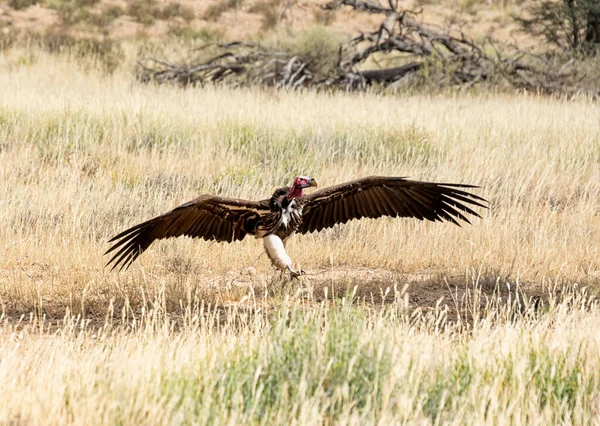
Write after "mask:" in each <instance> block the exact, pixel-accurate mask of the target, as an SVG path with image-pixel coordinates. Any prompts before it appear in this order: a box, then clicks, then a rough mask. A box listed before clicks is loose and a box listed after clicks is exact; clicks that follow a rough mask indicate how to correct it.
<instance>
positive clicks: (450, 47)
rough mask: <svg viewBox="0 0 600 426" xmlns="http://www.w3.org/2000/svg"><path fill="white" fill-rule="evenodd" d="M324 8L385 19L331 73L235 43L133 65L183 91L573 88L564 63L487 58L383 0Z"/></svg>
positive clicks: (344, 1) (147, 77)
mask: <svg viewBox="0 0 600 426" xmlns="http://www.w3.org/2000/svg"><path fill="white" fill-rule="evenodd" d="M321 7H322V8H323V9H325V10H336V9H339V8H341V7H351V8H353V9H354V10H356V11H362V12H365V13H369V14H378V15H383V19H382V21H381V24H380V25H379V27H378V28H376V29H375V30H374V31H371V32H362V33H360V34H358V35H356V36H355V37H353V38H352V39H350V40H349V41H348V42H346V43H343V44H341V45H340V46H339V50H338V62H337V65H336V67H335V70H334V71H333V72H330V73H327V74H324V75H323V74H319V72H316V73H315V72H313V71H311V65H312V63H311V62H310V60H309V59H307V58H305V57H303V56H302V55H299V54H294V53H293V52H287V51H279V50H272V49H268V48H265V47H262V46H260V45H256V44H250V43H244V42H241V41H236V42H232V43H227V44H218V43H217V44H215V43H210V44H207V45H204V46H202V47H200V48H199V49H197V50H196V51H197V52H201V53H203V54H204V53H206V52H207V51H209V50H210V49H212V50H214V51H215V53H214V55H213V56H206V55H204V56H202V58H199V59H197V60H194V61H192V62H191V63H190V64H189V65H183V64H176V63H172V62H168V61H163V60H159V59H156V58H145V59H143V60H140V61H139V62H138V64H139V72H138V78H139V79H140V80H141V81H145V82H149V81H154V82H157V83H165V82H175V83H177V84H181V85H183V86H187V85H190V84H197V85H205V84H207V83H213V84H216V83H227V84H229V85H233V86H247V85H263V86H272V87H278V88H286V89H298V88H300V87H310V88H316V89H319V88H339V89H343V90H363V89H365V88H366V87H368V86H374V85H379V86H384V87H385V86H389V85H392V84H394V85H396V84H397V83H398V82H399V81H400V80H403V79H406V80H405V81H410V84H411V85H417V84H428V85H434V86H436V87H445V86H451V85H460V86H464V87H471V86H473V85H475V84H478V83H482V82H488V83H490V82H493V81H497V82H503V84H504V85H506V84H508V85H510V86H512V87H514V88H516V89H527V90H534V91H537V92H542V93H566V92H568V91H569V84H568V82H573V81H574V77H573V72H572V70H571V69H572V67H571V66H570V64H568V63H567V64H564V65H561V66H560V67H559V68H558V69H557V67H555V66H551V65H550V64H548V63H545V62H544V61H543V60H542V59H541V58H537V57H535V56H533V55H527V54H524V53H523V52H520V51H518V50H514V49H513V53H512V54H507V53H506V52H500V50H499V49H497V48H496V46H495V45H494V44H493V43H491V42H489V41H488V44H489V45H490V46H491V47H492V48H493V49H494V51H495V52H496V54H495V56H490V55H489V54H487V53H486V49H484V47H483V46H484V45H478V44H477V43H475V42H474V41H473V40H472V39H470V38H469V37H467V36H466V35H465V34H464V33H462V32H459V33H458V34H457V33H456V32H454V33H452V32H451V31H449V30H447V29H446V30H444V29H439V28H437V27H434V26H428V25H426V24H423V23H422V22H420V21H419V20H418V19H416V16H417V14H418V12H414V11H410V10H400V9H399V8H398V2H397V0H388V1H387V5H386V6H384V5H382V4H380V3H379V2H377V1H374V0H333V1H330V2H329V3H327V4H324V5H322V6H321ZM212 50H211V51H212ZM391 55H393V56H394V60H395V61H397V62H396V63H398V61H399V63H400V65H397V66H393V67H386V68H382V69H368V70H363V69H361V68H363V67H364V66H365V64H367V63H372V62H375V63H377V62H378V59H377V58H380V59H381V58H386V57H390V56H391ZM534 64H535V65H534ZM407 77H410V78H407ZM490 84H491V83H490ZM393 87H395V86H393Z"/></svg>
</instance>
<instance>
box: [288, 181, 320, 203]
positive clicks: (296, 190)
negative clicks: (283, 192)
mask: <svg viewBox="0 0 600 426" xmlns="http://www.w3.org/2000/svg"><path fill="white" fill-rule="evenodd" d="M311 186H317V181H316V180H315V179H313V178H311V177H309V176H296V177H295V178H294V181H293V182H292V186H291V188H290V191H289V192H288V194H287V197H288V199H290V200H291V199H292V198H298V197H302V194H303V192H304V189H305V188H310V187H311Z"/></svg>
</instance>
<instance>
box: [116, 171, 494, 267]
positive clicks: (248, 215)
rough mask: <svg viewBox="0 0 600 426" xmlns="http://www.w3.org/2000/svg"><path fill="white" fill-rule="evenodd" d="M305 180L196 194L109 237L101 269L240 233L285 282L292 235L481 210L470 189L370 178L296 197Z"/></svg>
mask: <svg viewBox="0 0 600 426" xmlns="http://www.w3.org/2000/svg"><path fill="white" fill-rule="evenodd" d="M316 186H317V181H316V180H315V179H313V178H311V177H309V176H297V177H295V178H294V180H293V182H292V185H291V186H290V187H283V188H279V189H276V190H275V192H273V195H271V197H270V198H267V199H265V200H261V201H247V200H242V199H234V198H225V197H219V196H215V195H207V194H204V195H200V196H199V197H198V198H196V199H194V200H192V201H189V202H187V203H184V204H182V205H180V206H179V207H176V208H175V209H173V210H171V211H169V212H167V213H164V214H162V215H160V216H157V217H155V218H153V219H150V220H147V221H146V222H142V223H140V224H138V225H135V226H133V227H131V228H129V229H127V230H125V231H123V232H121V233H120V234H118V235H116V236H115V237H113V238H112V239H111V240H110V241H109V242H113V243H114V245H112V247H110V248H109V249H108V250H107V251H106V253H105V254H108V253H112V252H114V254H113V256H112V258H111V259H110V261H109V262H108V263H107V266H109V265H111V264H112V268H113V269H115V268H117V267H120V270H122V269H123V268H125V269H127V268H128V267H129V266H130V265H131V263H133V261H135V260H136V259H137V258H138V256H139V255H140V254H142V253H143V252H144V250H146V249H147V248H148V247H149V246H150V244H152V242H153V241H155V240H160V239H163V238H170V237H179V236H181V235H187V236H189V237H192V238H198V237H199V238H203V239H205V240H209V241H211V240H212V241H225V242H228V243H230V242H232V241H239V240H242V239H244V237H245V236H246V235H254V237H255V238H262V240H263V242H264V248H265V251H266V253H267V255H268V257H269V259H271V262H272V263H273V265H274V266H275V267H276V268H278V269H280V270H282V271H286V270H287V271H289V273H290V279H292V278H297V277H298V276H299V275H300V274H301V273H302V271H299V270H295V269H293V268H292V259H291V258H290V257H289V256H288V254H287V253H286V251H285V243H286V241H287V239H288V238H290V237H291V236H292V235H294V234H295V233H298V232H299V233H301V234H307V233H310V232H315V231H321V230H322V229H325V228H331V227H333V226H334V225H336V224H342V223H346V222H348V221H350V220H353V219H360V218H363V217H364V218H372V219H375V218H379V217H382V216H390V217H407V218H409V217H412V218H417V219H419V220H423V219H426V220H429V221H439V222H442V221H448V222H451V223H453V224H455V225H458V226H460V224H459V222H458V221H459V220H462V221H464V222H466V223H470V222H469V219H468V218H467V215H472V216H476V217H481V216H480V215H479V214H478V213H477V212H475V211H474V210H473V208H474V207H482V208H487V207H486V205H485V204H484V203H487V201H486V200H485V199H483V198H482V197H480V196H478V195H475V194H473V193H471V192H468V191H466V190H465V189H468V188H478V187H477V186H474V185H464V184H454V183H433V182H420V181H415V180H409V179H406V178H404V177H384V176H371V177H366V178H363V179H358V180H354V181H351V182H347V183H343V184H340V185H336V186H331V187H329V188H325V189H321V190H317V191H314V192H311V193H307V194H305V193H304V190H305V189H306V188H310V187H316Z"/></svg>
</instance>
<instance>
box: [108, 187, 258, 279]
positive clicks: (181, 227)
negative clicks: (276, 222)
mask: <svg viewBox="0 0 600 426" xmlns="http://www.w3.org/2000/svg"><path fill="white" fill-rule="evenodd" d="M268 211H269V208H268V201H259V202H253V201H245V200H236V199H231V198H223V197H215V196H211V195H201V196H200V197H198V198H196V199H195V200H192V201H190V202H187V203H185V204H182V205H181V206H179V207H177V208H175V209H174V210H171V211H170V212H168V213H164V214H162V215H160V216H157V217H155V218H153V219H150V220H148V221H146V222H143V223H140V224H139V225H135V226H133V227H131V228H129V229H127V230H126V231H123V232H121V233H120V234H119V235H116V236H115V237H113V238H112V239H111V240H110V241H109V242H115V244H114V245H113V246H112V247H111V248H109V249H108V250H107V251H106V253H104V254H108V253H111V252H113V251H115V250H117V249H118V251H116V253H115V254H114V255H113V257H112V259H110V261H109V262H108V263H107V266H108V265H110V264H111V263H113V268H112V269H115V268H116V267H119V266H120V269H123V268H125V269H126V268H128V267H129V265H131V263H132V262H133V261H134V260H135V259H137V258H138V256H139V255H140V254H142V253H143V252H144V250H146V249H147V248H148V247H149V246H150V244H152V242H153V241H154V240H160V239H162V238H170V237H179V236H181V235H187V236H189V237H192V238H197V237H200V238H204V239H205V240H215V241H226V242H228V243H230V242H232V241H236V240H241V239H243V238H244V237H245V236H246V234H248V233H253V231H254V229H255V228H256V226H257V225H258V224H259V222H260V219H261V215H262V214H263V213H268Z"/></svg>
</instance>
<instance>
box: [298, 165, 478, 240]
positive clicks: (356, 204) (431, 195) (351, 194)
mask: <svg viewBox="0 0 600 426" xmlns="http://www.w3.org/2000/svg"><path fill="white" fill-rule="evenodd" d="M464 188H477V186H473V185H462V184H455V183H432V182H419V181H414V180H407V179H405V178H402V177H380V176H371V177H367V178H364V179H359V180H355V181H352V182H347V183H343V184H341V185H336V186H332V187H329V188H325V189H322V190H320V191H315V192H313V193H311V194H307V195H305V196H303V197H302V198H301V201H302V206H303V209H302V225H301V227H300V229H299V232H301V233H303V234H306V233H308V232H314V231H320V230H322V229H323V228H330V227H332V226H333V225H335V224H337V223H346V222H348V221H349V220H352V219H360V218H363V217H368V218H378V217H381V216H391V217H414V218H417V219H420V220H423V219H427V220H431V221H449V222H452V223H454V224H456V225H459V223H458V222H457V219H460V220H463V221H465V222H467V223H470V222H469V219H467V217H466V216H465V214H470V215H473V216H477V217H481V216H479V214H478V213H477V212H475V211H474V210H473V209H472V207H473V206H477V207H483V208H487V207H486V206H485V205H484V204H482V203H486V200H484V199H483V198H481V197H479V196H477V195H475V194H472V193H470V192H467V191H465V190H464ZM459 226H460V225H459Z"/></svg>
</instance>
